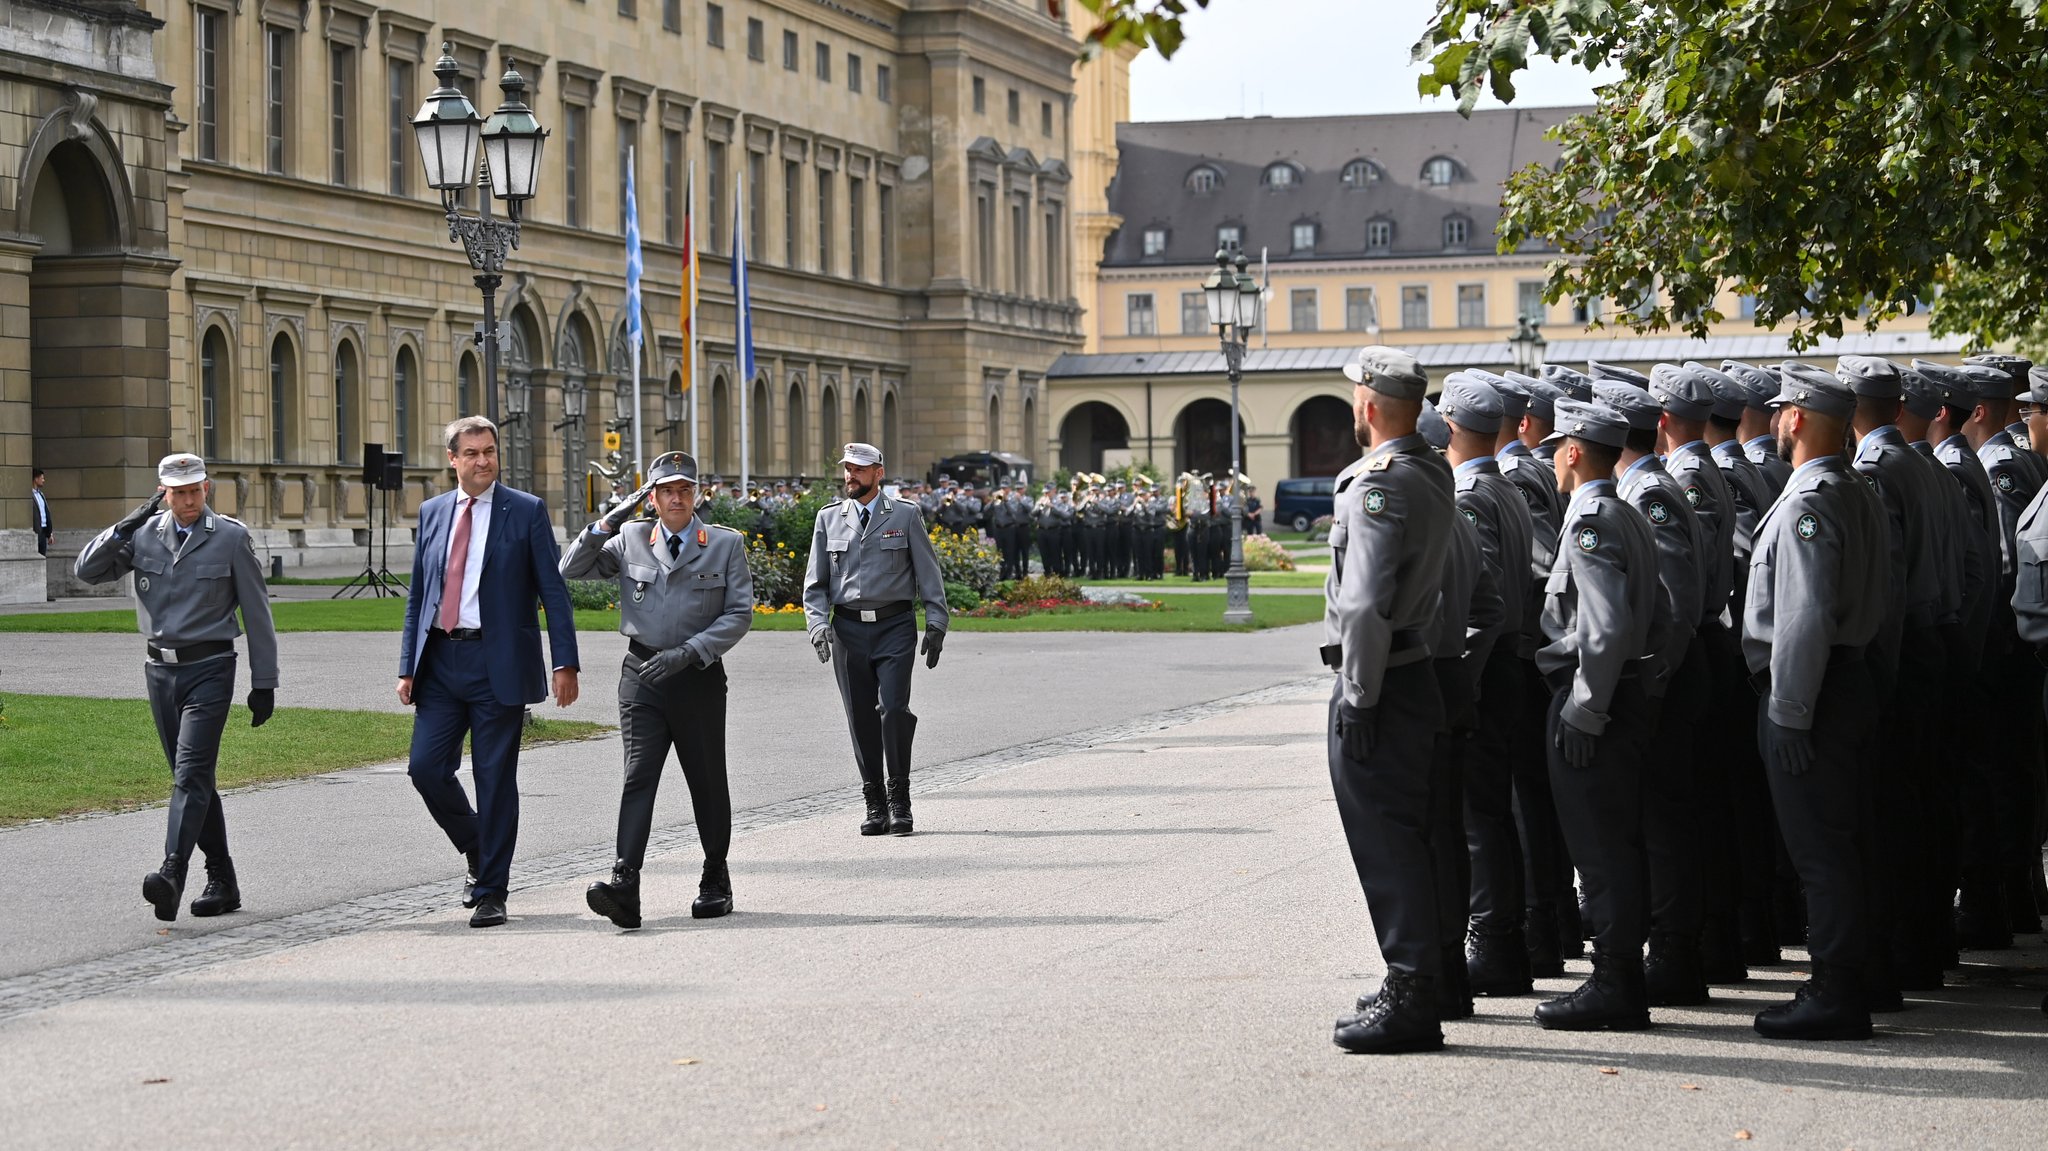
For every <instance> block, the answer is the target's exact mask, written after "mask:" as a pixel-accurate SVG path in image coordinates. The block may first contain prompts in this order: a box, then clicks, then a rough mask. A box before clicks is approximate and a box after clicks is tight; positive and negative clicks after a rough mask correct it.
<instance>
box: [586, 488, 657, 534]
mask: <svg viewBox="0 0 2048 1151" xmlns="http://www.w3.org/2000/svg"><path fill="white" fill-rule="evenodd" d="M653 490H654V485H653V484H646V485H643V486H642V487H641V488H640V490H639V491H637V492H634V493H633V494H632V495H630V496H627V497H626V498H625V499H624V500H622V501H620V503H619V504H618V505H617V506H615V507H613V508H612V510H610V511H608V512H606V513H604V518H603V519H602V520H599V521H598V522H599V523H601V524H603V525H604V530H605V532H606V533H607V534H609V533H611V532H615V531H618V530H619V529H620V528H622V527H625V526H626V521H627V520H630V519H632V518H633V517H634V516H635V515H637V514H639V511H640V505H641V504H644V503H646V502H647V493H648V492H650V491H653Z"/></svg>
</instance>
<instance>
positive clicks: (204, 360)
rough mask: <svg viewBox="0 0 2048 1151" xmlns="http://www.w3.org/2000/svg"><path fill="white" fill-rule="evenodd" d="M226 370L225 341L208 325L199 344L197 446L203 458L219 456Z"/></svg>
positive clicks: (216, 329) (218, 332)
mask: <svg viewBox="0 0 2048 1151" xmlns="http://www.w3.org/2000/svg"><path fill="white" fill-rule="evenodd" d="M227 370H228V343H227V341H226V340H224V339H222V338H221V334H220V329H219V328H208V329H207V330H206V339H205V340H203V341H201V343H200V345H199V447H200V450H201V451H203V452H205V453H206V458H207V459H209V460H211V459H217V458H219V456H220V424H221V412H220V393H221V380H222V378H223V377H224V376H226V375H227Z"/></svg>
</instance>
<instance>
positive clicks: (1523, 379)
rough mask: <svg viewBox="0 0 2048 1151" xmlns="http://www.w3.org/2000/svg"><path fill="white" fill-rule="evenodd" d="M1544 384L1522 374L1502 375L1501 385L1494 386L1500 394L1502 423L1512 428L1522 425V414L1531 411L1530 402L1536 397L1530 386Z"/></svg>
mask: <svg viewBox="0 0 2048 1151" xmlns="http://www.w3.org/2000/svg"><path fill="white" fill-rule="evenodd" d="M1542 382H1543V381H1541V380H1538V379H1536V378H1535V377H1533V376H1525V375H1523V374H1522V373H1520V372H1508V373H1506V374H1504V375H1502V376H1501V378H1500V383H1497V384H1495V385H1494V386H1493V390H1494V391H1496V392H1499V393H1500V422H1501V423H1504V424H1507V425H1508V426H1510V427H1513V426H1514V425H1516V424H1519V423H1521V422H1522V413H1523V412H1526V411H1528V410H1529V401H1530V399H1531V397H1533V396H1534V395H1535V392H1534V391H1533V390H1532V388H1531V386H1530V385H1532V384H1533V385H1538V386H1540V385H1541V384H1542Z"/></svg>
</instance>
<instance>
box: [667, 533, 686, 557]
mask: <svg viewBox="0 0 2048 1151" xmlns="http://www.w3.org/2000/svg"><path fill="white" fill-rule="evenodd" d="M668 558H670V559H672V560H679V559H681V558H683V537H681V536H670V537H668Z"/></svg>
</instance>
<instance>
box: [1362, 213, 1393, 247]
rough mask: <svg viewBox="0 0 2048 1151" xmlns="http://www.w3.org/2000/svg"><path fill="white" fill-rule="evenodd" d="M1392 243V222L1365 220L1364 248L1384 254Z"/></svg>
mask: <svg viewBox="0 0 2048 1151" xmlns="http://www.w3.org/2000/svg"><path fill="white" fill-rule="evenodd" d="M1393 242H1394V222H1393V221H1392V220H1367V221H1366V222H1365V246H1366V247H1367V248H1370V249H1371V250H1373V251H1375V252H1384V251H1386V250H1387V248H1388V247H1389V246H1391V245H1392V244H1393Z"/></svg>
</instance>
